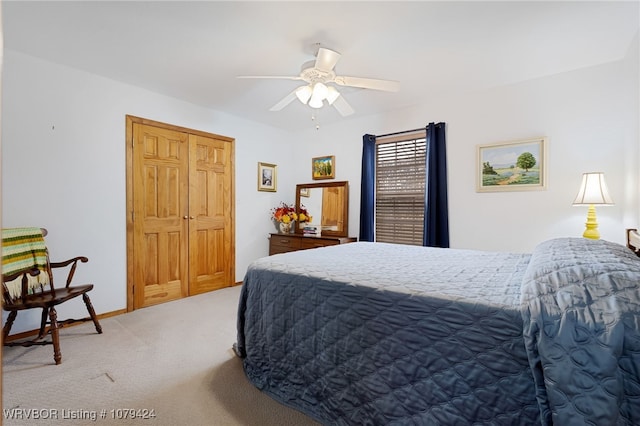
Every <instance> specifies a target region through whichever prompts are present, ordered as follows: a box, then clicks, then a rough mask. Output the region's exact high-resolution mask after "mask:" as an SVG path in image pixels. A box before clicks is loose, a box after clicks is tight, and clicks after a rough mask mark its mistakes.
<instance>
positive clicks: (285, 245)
mask: <svg viewBox="0 0 640 426" xmlns="http://www.w3.org/2000/svg"><path fill="white" fill-rule="evenodd" d="M357 240H358V239H357V238H355V237H333V236H326V237H305V236H303V235H300V234H276V233H274V234H271V236H270V237H269V256H271V255H272V254H278V253H286V252H289V251H297V250H306V249H311V248H316V247H325V246H334V245H336V244H346V243H353V242H355V241H357Z"/></svg>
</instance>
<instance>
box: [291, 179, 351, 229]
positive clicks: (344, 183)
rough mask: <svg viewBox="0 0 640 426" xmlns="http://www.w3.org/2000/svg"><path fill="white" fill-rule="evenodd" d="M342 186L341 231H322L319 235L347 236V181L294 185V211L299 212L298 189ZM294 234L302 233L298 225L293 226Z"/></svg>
mask: <svg viewBox="0 0 640 426" xmlns="http://www.w3.org/2000/svg"><path fill="white" fill-rule="evenodd" d="M331 187H343V188H344V200H345V203H344V206H342V223H343V224H344V226H343V228H344V229H343V230H342V231H322V233H321V234H320V236H321V237H327V236H333V237H348V236H349V181H346V180H345V181H336V182H321V183H299V184H297V185H296V213H297V214H300V190H301V189H302V188H309V189H313V188H331ZM295 233H296V234H302V229H300V227H299V226H296V227H295Z"/></svg>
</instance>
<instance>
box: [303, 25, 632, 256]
mask: <svg viewBox="0 0 640 426" xmlns="http://www.w3.org/2000/svg"><path fill="white" fill-rule="evenodd" d="M634 46H635V47H633V46H632V48H631V49H629V54H628V56H627V58H625V59H624V60H623V61H619V62H615V63H610V64H607V65H602V66H597V67H593V68H588V69H582V70H577V71H573V72H568V73H564V74H559V75H554V76H550V77H546V78H541V79H537V80H533V81H527V82H523V83H520V84H514V85H510V86H506V87H498V88H494V89H492V90H487V91H484V92H481V93H474V94H465V95H459V96H450V97H448V98H434V99H428V100H427V101H426V102H425V104H423V105H420V106H417V107H413V108H407V109H406V110H405V111H396V112H391V113H388V114H384V115H380V116H370V117H362V118H359V119H355V120H348V121H344V122H341V123H338V124H336V125H332V126H323V127H321V129H320V130H319V131H316V130H315V129H313V128H312V127H311V126H310V128H309V130H308V131H307V132H306V133H305V135H303V136H301V137H299V140H306V141H307V144H306V150H307V156H308V157H309V158H311V157H314V156H318V155H335V156H336V179H339V180H349V181H350V182H351V185H350V215H349V225H350V226H349V228H350V234H351V235H356V236H357V235H358V229H359V200H360V170H361V164H360V158H361V152H362V135H363V134H365V133H371V134H385V133H391V132H397V131H401V130H405V129H407V130H408V129H414V128H418V127H421V126H424V125H426V124H427V123H429V122H431V121H433V122H439V121H444V122H446V123H447V155H448V180H449V220H450V234H451V245H452V247H457V248H475V249H489V250H505V251H517V252H527V251H531V250H532V249H533V248H534V247H535V245H536V244H538V243H539V242H541V241H543V240H545V239H548V238H553V237H559V236H581V235H582V232H583V231H584V221H585V219H586V213H587V211H586V207H573V206H572V205H571V203H572V202H573V199H574V198H575V195H576V193H577V191H578V187H579V184H580V180H581V177H582V173H584V172H589V171H603V172H604V173H605V176H606V179H607V182H608V185H609V189H610V191H611V192H612V196H613V198H614V201H615V202H616V205H615V206H613V207H600V208H598V210H597V211H598V221H599V224H600V232H601V235H602V238H604V239H608V240H611V241H616V242H620V243H622V242H624V238H625V235H624V229H625V227H635V226H639V225H640V216H639V214H640V208H639V203H640V200H639V198H638V192H639V186H638V180H639V173H638V163H637V159H638V155H640V148H639V146H640V143H639V141H640V138H639V131H638V121H639V116H640V113H639V108H638V79H639V74H638V48H637V46H638V41H637V37H636V40H635V42H634ZM423 72H424V73H425V74H428V70H424V71H423ZM538 136H546V137H547V138H548V151H549V155H548V172H549V173H548V182H549V184H548V187H547V189H546V190H545V191H533V192H502V193H477V192H476V191H475V185H476V182H475V174H476V168H475V167H476V166H475V162H476V146H477V145H478V144H488V143H494V142H502V141H509V140H517V139H524V138H530V137H538ZM302 164H305V165H306V164H307V161H306V160H305V161H302ZM298 176H299V178H298V179H299V180H300V181H308V179H309V178H308V171H306V170H299V171H298Z"/></svg>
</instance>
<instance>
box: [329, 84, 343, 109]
mask: <svg viewBox="0 0 640 426" xmlns="http://www.w3.org/2000/svg"><path fill="white" fill-rule="evenodd" d="M338 96H340V92H338V91H337V90H336V88H335V87H333V86H329V87H328V88H327V102H329V105H333V103H334V102H335V101H336V99H338Z"/></svg>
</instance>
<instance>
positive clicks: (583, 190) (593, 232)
mask: <svg viewBox="0 0 640 426" xmlns="http://www.w3.org/2000/svg"><path fill="white" fill-rule="evenodd" d="M573 205H574V206H589V209H588V210H587V221H586V223H585V225H586V227H587V228H586V229H585V230H584V233H583V234H582V236H583V237H584V238H589V239H592V240H597V239H599V238H600V232H599V231H598V222H597V220H596V207H595V206H596V205H600V206H612V205H613V200H612V199H611V196H610V195H609V190H608V189H607V184H606V183H605V181H604V173H601V172H591V173H583V175H582V183H581V184H580V190H579V191H578V195H577V196H576V199H575V200H574V201H573Z"/></svg>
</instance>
